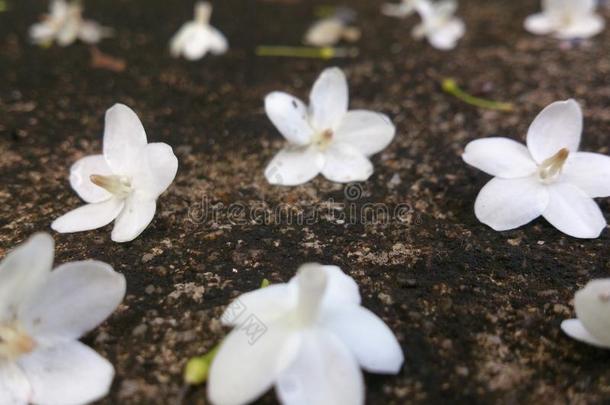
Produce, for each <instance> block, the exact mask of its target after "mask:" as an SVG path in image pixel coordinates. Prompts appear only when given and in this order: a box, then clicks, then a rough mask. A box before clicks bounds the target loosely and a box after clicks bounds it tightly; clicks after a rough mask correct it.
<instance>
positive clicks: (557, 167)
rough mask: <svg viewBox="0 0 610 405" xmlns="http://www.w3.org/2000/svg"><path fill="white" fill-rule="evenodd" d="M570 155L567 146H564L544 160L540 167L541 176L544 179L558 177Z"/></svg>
mask: <svg viewBox="0 0 610 405" xmlns="http://www.w3.org/2000/svg"><path fill="white" fill-rule="evenodd" d="M569 155H570V151H569V150H568V149H566V148H562V149H561V150H559V152H557V153H556V154H555V155H553V156H552V157H550V158H548V159H547V160H545V161H544V162H542V164H541V165H540V168H539V169H538V174H539V175H540V178H541V179H542V180H543V181H545V180H546V181H548V180H552V179H554V178H556V177H557V176H558V175H559V174H560V173H561V170H562V169H563V165H564V164H565V162H566V160H567V159H568V156H569Z"/></svg>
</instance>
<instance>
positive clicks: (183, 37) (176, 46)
mask: <svg viewBox="0 0 610 405" xmlns="http://www.w3.org/2000/svg"><path fill="white" fill-rule="evenodd" d="M193 25H194V23H193V22H187V23H185V24H184V25H183V26H182V27H180V29H179V30H178V32H176V33H175V34H174V36H173V37H172V39H171V40H170V43H169V51H170V53H171V54H172V56H173V57H175V58H177V57H178V56H180V55H181V54H182V50H183V49H184V44H185V43H186V41H187V40H188V38H189V37H190V35H191V30H192V29H193Z"/></svg>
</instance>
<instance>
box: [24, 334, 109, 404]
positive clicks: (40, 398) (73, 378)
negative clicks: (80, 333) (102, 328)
mask: <svg viewBox="0 0 610 405" xmlns="http://www.w3.org/2000/svg"><path fill="white" fill-rule="evenodd" d="M18 363H19V365H20V366H21V368H22V369H23V371H24V373H25V374H26V376H27V378H28V381H29V382H30V384H31V385H32V398H31V402H33V403H35V404H37V405H57V404H62V405H78V404H85V403H89V402H93V401H95V400H98V399H100V398H103V397H104V396H105V395H106V394H107V393H108V390H109V389H110V384H111V383H112V379H113V377H114V368H113V367H112V364H110V363H109V362H108V361H107V360H106V359H104V358H103V357H101V356H100V355H99V354H97V353H96V352H95V351H93V350H92V349H90V348H89V347H87V346H85V345H84V344H82V343H80V342H70V343H65V344H62V345H59V346H54V347H50V348H38V349H37V350H34V351H33V352H32V353H30V354H28V355H25V356H22V357H20V358H19V360H18Z"/></svg>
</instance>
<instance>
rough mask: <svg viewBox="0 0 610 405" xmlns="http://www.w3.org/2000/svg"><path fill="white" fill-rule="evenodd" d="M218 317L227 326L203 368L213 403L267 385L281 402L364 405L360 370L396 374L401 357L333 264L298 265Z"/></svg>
mask: <svg viewBox="0 0 610 405" xmlns="http://www.w3.org/2000/svg"><path fill="white" fill-rule="evenodd" d="M222 320H223V323H224V324H226V325H230V326H234V329H233V331H231V332H230V333H229V335H228V336H227V337H226V338H225V340H224V341H223V342H222V344H221V346H220V350H219V351H218V354H217V355H216V358H215V359H214V362H213V363H212V367H211V369H210V376H209V381H208V397H209V399H210V401H211V402H212V403H214V404H219V405H220V404H222V405H237V404H245V403H249V402H251V401H254V400H255V399H256V398H258V397H259V396H261V395H262V394H263V393H265V392H266V391H267V390H269V389H270V388H271V387H272V386H273V385H275V388H276V392H277V395H278V397H279V399H280V402H282V403H283V404H288V405H292V404H295V405H296V404H309V405H320V404H333V405H358V404H364V397H365V386H364V381H363V378H362V372H361V371H360V367H362V368H364V369H365V370H366V371H369V372H372V373H383V374H396V373H398V371H399V370H400V368H401V366H402V363H403V361H404V357H403V353H402V350H401V348H400V345H399V343H398V341H397V340H396V338H395V337H394V334H393V333H392V331H391V330H390V329H389V328H388V327H387V326H386V324H385V323H384V322H383V321H382V320H381V319H379V318H378V317H377V316H376V315H375V314H373V313H372V312H370V311H369V310H367V309H365V308H363V307H362V306H360V294H359V292H358V286H357V285H356V283H355V282H354V280H353V279H352V278H351V277H349V276H347V275H345V274H344V273H343V272H342V271H341V269H339V268H338V267H336V266H322V265H319V264H306V265H303V266H301V268H300V269H299V271H298V272H297V275H296V276H295V277H293V278H292V279H291V280H290V282H288V283H286V284H272V285H270V286H269V287H266V288H263V289H260V290H256V291H253V292H250V293H246V294H243V295H241V296H240V297H238V298H237V300H236V301H235V302H234V303H233V304H231V306H230V307H229V308H228V309H227V311H226V312H225V314H224V315H223V317H222ZM254 325H258V326H259V329H258V331H259V332H258V335H257V336H255V331H256V330H257V329H255V328H254V327H253V326H254Z"/></svg>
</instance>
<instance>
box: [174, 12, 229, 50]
mask: <svg viewBox="0 0 610 405" xmlns="http://www.w3.org/2000/svg"><path fill="white" fill-rule="evenodd" d="M211 15H212V5H211V4H210V3H208V2H198V3H197V4H195V19H194V20H193V21H189V22H187V23H185V24H184V25H183V26H182V28H180V30H178V32H177V33H176V34H175V35H174V37H173V38H172V40H171V42H170V52H171V54H172V56H174V57H176V58H177V57H179V56H181V55H182V56H184V57H185V58H186V59H188V60H198V59H201V58H203V57H204V56H205V55H206V54H207V53H208V52H211V53H213V54H215V55H220V54H223V53H225V52H226V51H227V49H229V45H228V43H227V39H226V38H225V36H224V35H223V34H222V32H220V31H218V30H217V29H216V28H214V27H212V26H211V25H210V16H211Z"/></svg>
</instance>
